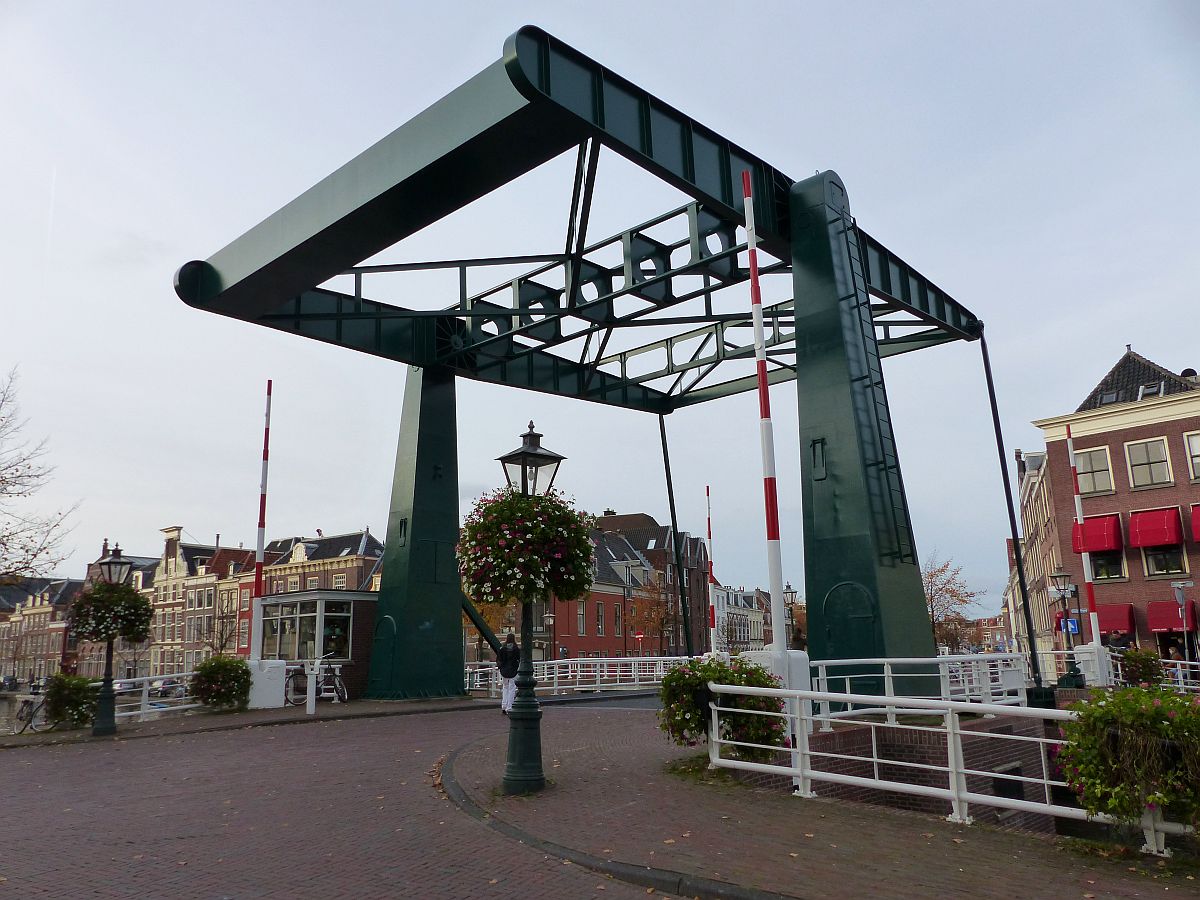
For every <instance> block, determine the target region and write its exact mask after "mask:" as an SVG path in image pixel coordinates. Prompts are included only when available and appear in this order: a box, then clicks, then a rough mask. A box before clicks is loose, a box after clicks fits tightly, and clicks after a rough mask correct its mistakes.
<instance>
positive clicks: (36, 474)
mask: <svg viewBox="0 0 1200 900" xmlns="http://www.w3.org/2000/svg"><path fill="white" fill-rule="evenodd" d="M26 424H27V423H26V421H25V420H24V419H22V418H21V409H20V406H19V405H18V404H17V373H16V370H15V369H14V370H12V371H11V372H9V373H8V374H7V375H6V376H4V377H3V378H0V583H2V582H5V581H12V580H15V579H18V578H27V577H32V576H39V575H46V574H48V573H49V572H50V571H51V570H52V569H53V568H54V567H55V566H56V565H58V564H59V563H60V562H62V561H63V560H64V559H65V558H66V556H67V554H66V553H65V552H63V550H62V540H63V538H64V537H65V536H66V533H67V527H66V520H67V517H68V516H70V514H71V513H72V512H74V507H71V508H70V509H66V510H59V511H58V512H55V513H50V514H39V513H37V512H32V511H30V510H28V509H27V508H26V507H25V504H24V501H27V500H29V498H31V497H32V496H33V495H34V494H36V493H37V492H38V491H39V490H41V489H42V488H43V487H45V485H46V482H47V481H48V480H49V479H50V475H51V473H52V472H53V469H52V468H51V467H50V466H49V465H47V464H46V463H45V461H44V460H45V456H46V442H45V440H42V441H39V442H37V443H31V442H29V441H28V440H26V439H25V438H24V437H23V435H22V432H23V431H24V429H25V425H26Z"/></svg>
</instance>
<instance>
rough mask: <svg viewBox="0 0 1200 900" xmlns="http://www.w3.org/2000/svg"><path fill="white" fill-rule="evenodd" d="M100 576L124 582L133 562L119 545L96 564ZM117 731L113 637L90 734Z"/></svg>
mask: <svg viewBox="0 0 1200 900" xmlns="http://www.w3.org/2000/svg"><path fill="white" fill-rule="evenodd" d="M96 568H98V569H99V570H100V578H101V579H103V580H104V581H105V582H107V583H108V584H124V583H125V579H126V578H128V577H129V572H130V570H132V569H133V563H131V562H130V561H129V560H127V559H125V558H124V557H122V556H121V548H120V546H115V547H113V549H112V553H111V554H110V555H109V556H106V557H104V559H102V560H100V562H98V563H97V564H96ZM116 731H117V695H116V692H115V691H113V639H112V638H109V639H108V644H107V646H105V648H104V682H103V683H102V684H101V685H100V696H99V697H98V698H97V700H96V720H95V721H94V722H93V723H92V735H93V736H94V737H103V736H104V735H109V734H115V733H116Z"/></svg>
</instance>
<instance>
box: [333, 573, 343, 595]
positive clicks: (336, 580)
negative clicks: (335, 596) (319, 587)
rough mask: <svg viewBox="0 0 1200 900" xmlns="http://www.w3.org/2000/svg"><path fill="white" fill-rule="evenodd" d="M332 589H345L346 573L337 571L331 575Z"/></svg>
mask: <svg viewBox="0 0 1200 900" xmlns="http://www.w3.org/2000/svg"><path fill="white" fill-rule="evenodd" d="M333 589H334V590H335V591H344V590H345V589H346V573H345V572H338V573H337V574H336V575H334V576H333Z"/></svg>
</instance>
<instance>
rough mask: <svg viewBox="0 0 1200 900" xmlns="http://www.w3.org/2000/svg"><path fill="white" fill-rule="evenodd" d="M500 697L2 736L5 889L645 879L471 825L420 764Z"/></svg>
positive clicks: (555, 897)
mask: <svg viewBox="0 0 1200 900" xmlns="http://www.w3.org/2000/svg"><path fill="white" fill-rule="evenodd" d="M505 725H506V722H505V720H504V719H503V718H502V717H501V716H500V715H499V714H497V713H496V712H495V711H494V710H493V711H490V714H489V712H458V713H447V714H442V715H416V716H388V717H383V718H357V719H346V720H341V721H323V722H315V723H311V724H306V725H280V726H266V727H259V728H245V729H240V730H235V731H218V732H211V731H210V732H204V733H196V734H182V735H165V736H161V737H157V738H153V739H147V740H115V741H109V740H105V741H94V742H87V743H72V744H58V745H52V746H39V747H29V748H18V749H12V750H6V751H4V752H3V753H0V772H2V773H3V774H2V775H0V786H2V788H3V791H2V793H0V796H2V797H3V807H2V808H3V818H2V819H0V821H3V823H4V826H3V829H0V833H2V834H3V840H2V841H0V878H2V879H4V881H3V882H0V896H5V897H8V896H11V897H14V898H17V897H19V898H26V897H38V898H78V897H104V898H109V897H113V898H116V897H138V898H151V900H157V898H164V900H168V898H204V900H219V898H238V900H242V898H267V897H270V898H322V900H338V898H355V900H362V898H376V897H379V898H382V897H388V898H391V897H413V898H430V900H440V898H446V900H458V898H489V897H514V896H520V897H522V898H528V900H560V898H576V897H580V898H585V897H597V898H630V897H635V896H636V897H643V898H644V897H645V896H646V894H645V890H644V889H643V888H638V887H634V886H631V885H628V884H625V883H623V882H620V881H614V880H610V879H606V878H603V877H600V876H597V875H595V874H594V873H591V872H587V871H585V870H583V869H580V868H579V867H577V866H572V865H564V864H563V862H562V860H560V859H557V858H550V857H548V856H546V855H545V854H544V853H541V852H539V851H537V850H535V849H532V848H530V847H527V846H522V845H521V844H520V843H517V842H515V841H513V840H510V839H508V838H506V837H504V836H502V835H500V834H497V833H496V832H495V831H492V830H490V829H488V828H484V827H481V826H480V825H479V824H478V823H477V822H476V821H474V820H473V819H471V818H469V817H468V816H466V815H464V814H463V813H462V812H461V811H459V810H458V809H457V808H455V807H454V806H453V804H451V803H449V802H448V801H447V800H446V799H445V798H444V796H443V795H442V794H440V793H439V792H437V791H436V790H435V789H434V788H433V786H432V783H431V782H432V779H431V777H430V776H429V775H427V774H426V772H428V771H429V770H431V769H432V768H433V767H434V766H435V764H436V763H437V761H438V759H439V757H441V756H442V755H443V754H445V753H446V752H447V751H449V750H451V749H453V748H454V747H457V746H459V745H461V744H462V743H463V742H464V741H468V740H473V739H477V738H480V737H485V736H490V735H499V734H500V733H502V732H503V731H504V730H505Z"/></svg>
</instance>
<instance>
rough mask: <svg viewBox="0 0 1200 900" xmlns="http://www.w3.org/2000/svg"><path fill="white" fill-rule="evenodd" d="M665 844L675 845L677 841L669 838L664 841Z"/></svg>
mask: <svg viewBox="0 0 1200 900" xmlns="http://www.w3.org/2000/svg"><path fill="white" fill-rule="evenodd" d="M663 843H664V844H673V843H675V839H674V838H667V839H666V840H665V841H663Z"/></svg>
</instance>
